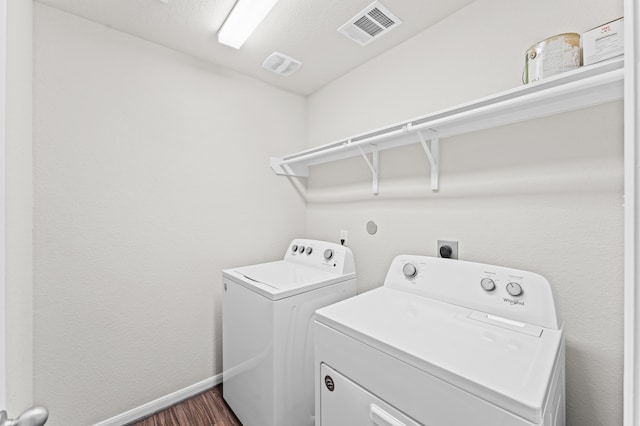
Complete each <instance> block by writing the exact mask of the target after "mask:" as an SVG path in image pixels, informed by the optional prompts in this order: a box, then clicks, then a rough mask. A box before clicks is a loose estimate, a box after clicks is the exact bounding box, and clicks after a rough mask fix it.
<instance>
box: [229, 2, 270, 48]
mask: <svg viewBox="0 0 640 426" xmlns="http://www.w3.org/2000/svg"><path fill="white" fill-rule="evenodd" d="M277 2H278V0H238V1H237V2H236V5H235V6H234V7H233V10H232V11H231V13H230V14H229V16H227V20H226V21H225V22H224V24H223V25H222V28H220V31H218V41H219V42H220V43H222V44H226V45H227V46H231V47H235V48H236V49H240V46H242V44H243V43H244V42H245V41H247V39H248V38H249V36H250V35H251V33H252V32H253V31H254V30H255V29H256V27H257V26H258V25H260V22H262V20H263V19H264V17H265V16H267V13H269V11H270V10H271V9H272V8H273V6H274V5H275V4H276V3H277Z"/></svg>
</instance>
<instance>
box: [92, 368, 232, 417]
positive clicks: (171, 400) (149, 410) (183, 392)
mask: <svg viewBox="0 0 640 426" xmlns="http://www.w3.org/2000/svg"><path fill="white" fill-rule="evenodd" d="M220 383H222V374H218V375H215V376H213V377H209V378H208V379H204V380H203V381H201V382H198V383H194V384H193V385H191V386H187V387H186V388H183V389H180V390H178V391H175V392H173V393H170V394H169V395H165V396H162V397H160V398H158V399H155V400H153V401H151V402H147V403H146V404H143V405H141V406H139V407H136V408H134V409H131V410H129V411H125V412H124V413H122V414H118V415H117V416H115V417H111V418H110V419H107V420H103V421H101V422H100V423H96V424H95V425H94V426H122V425H126V424H127V423H131V422H133V421H135V420H138V419H141V418H143V417H146V416H149V415H151V414H153V413H156V412H158V411H162V410H164V409H165V408H168V407H170V406H172V405H174V404H176V403H178V402H180V401H184V400H185V399H188V398H191V397H192V396H194V395H197V394H199V393H201V392H204V391H206V390H207V389H211V388H212V387H214V386H216V385H219V384H220Z"/></svg>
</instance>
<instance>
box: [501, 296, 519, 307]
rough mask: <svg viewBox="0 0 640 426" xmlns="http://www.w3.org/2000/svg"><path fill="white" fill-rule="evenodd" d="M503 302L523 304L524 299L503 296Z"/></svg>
mask: <svg viewBox="0 0 640 426" xmlns="http://www.w3.org/2000/svg"><path fill="white" fill-rule="evenodd" d="M502 300H503V301H504V302H506V303H508V304H510V305H522V306H524V301H523V300H517V299H509V298H508V297H505V298H504V299H502Z"/></svg>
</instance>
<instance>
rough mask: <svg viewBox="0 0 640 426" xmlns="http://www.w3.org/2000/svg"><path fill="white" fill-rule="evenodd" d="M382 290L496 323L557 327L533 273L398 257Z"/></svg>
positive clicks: (547, 295) (550, 301) (547, 288)
mask: <svg viewBox="0 0 640 426" xmlns="http://www.w3.org/2000/svg"><path fill="white" fill-rule="evenodd" d="M384 285H385V286H388V287H391V288H394V289H397V290H402V291H407V292H411V293H415V294H417V295H419V296H422V297H428V298H432V299H436V300H440V301H442V302H446V303H450V304H454V305H458V306H462V307H466V308H469V309H473V310H477V311H480V313H481V314H484V315H485V316H490V317H494V318H497V319H496V321H500V320H505V321H506V322H505V324H509V325H510V326H513V327H519V326H520V324H523V327H524V324H533V325H537V326H540V327H546V328H552V329H555V330H558V329H560V327H561V320H560V315H559V313H558V310H557V308H556V305H555V300H554V297H553V291H552V289H551V285H550V284H549V282H548V281H547V280H546V279H545V278H544V277H543V276H541V275H539V274H536V273H534V272H528V271H522V270H519V269H512V268H506V267H502V266H495V265H487V264H482V263H474V262H465V261H461V260H451V259H442V258H435V257H428V256H415V255H400V256H397V257H396V258H395V259H394V260H393V262H392V264H391V267H390V268H389V271H388V272H387V277H386V279H385V283H384ZM476 316H477V315H476ZM474 319H477V318H475V317H474ZM509 321H510V322H509Z"/></svg>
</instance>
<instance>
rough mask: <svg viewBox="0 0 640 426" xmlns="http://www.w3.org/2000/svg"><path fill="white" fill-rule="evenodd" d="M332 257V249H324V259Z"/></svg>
mask: <svg viewBox="0 0 640 426" xmlns="http://www.w3.org/2000/svg"><path fill="white" fill-rule="evenodd" d="M332 257H333V250H331V249H326V250H325V251H324V258H325V259H326V260H331V258H332Z"/></svg>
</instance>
